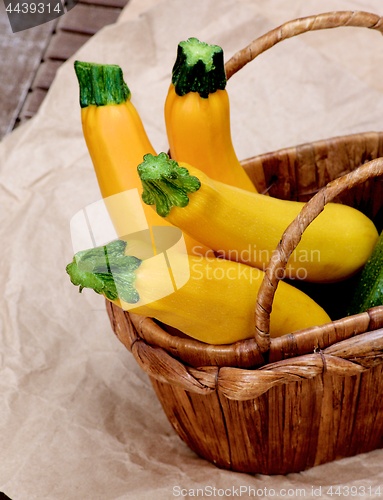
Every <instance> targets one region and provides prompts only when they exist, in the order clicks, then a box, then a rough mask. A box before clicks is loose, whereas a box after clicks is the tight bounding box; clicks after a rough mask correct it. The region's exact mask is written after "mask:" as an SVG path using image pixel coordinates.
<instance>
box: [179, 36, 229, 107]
mask: <svg viewBox="0 0 383 500" xmlns="http://www.w3.org/2000/svg"><path fill="white" fill-rule="evenodd" d="M172 83H173V85H174V87H175V90H176V93H177V94H178V95H180V96H183V95H185V94H188V93H189V92H198V93H199V95H200V96H201V97H203V98H207V97H209V94H212V93H214V92H216V91H217V90H224V89H225V87H226V73H225V64H224V57H223V50H222V48H221V47H219V45H210V44H208V43H205V42H200V41H199V40H198V39H197V38H194V37H193V38H189V39H188V40H186V41H183V42H180V43H179V44H178V48H177V58H176V62H175V63H174V66H173V70H172Z"/></svg>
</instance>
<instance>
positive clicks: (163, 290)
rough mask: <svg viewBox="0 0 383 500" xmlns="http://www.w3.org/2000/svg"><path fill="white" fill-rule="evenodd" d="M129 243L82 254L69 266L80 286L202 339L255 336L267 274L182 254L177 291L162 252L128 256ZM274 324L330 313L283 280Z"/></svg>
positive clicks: (295, 326) (176, 258)
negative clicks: (170, 283)
mask: <svg viewBox="0 0 383 500" xmlns="http://www.w3.org/2000/svg"><path fill="white" fill-rule="evenodd" d="M126 245H127V242H126V241H121V240H117V241H113V242H111V243H109V244H108V245H106V246H103V247H97V248H93V249H90V250H85V251H82V252H78V253H77V254H76V255H75V256H74V258H73V261H72V262H71V263H70V264H68V266H67V268H66V269H67V272H68V274H69V276H70V279H71V281H72V283H73V284H74V285H76V286H79V287H80V291H81V290H82V288H84V287H87V288H92V289H93V290H94V291H95V292H97V293H100V294H102V295H104V296H105V297H106V298H107V299H108V300H110V301H112V302H114V303H115V304H117V305H118V306H120V307H122V308H123V309H124V310H131V311H132V312H134V313H137V314H142V315H144V316H149V317H152V318H155V319H157V320H159V321H161V322H163V323H165V324H167V325H169V326H172V327H174V328H177V329H178V330H180V331H182V332H183V333H185V334H187V335H189V336H190V337H193V338H195V339H198V340H200V341H202V342H207V343H210V344H230V343H233V342H236V341H238V340H242V339H246V338H250V337H252V336H253V335H254V321H255V320H254V311H255V303H256V297H257V293H258V290H259V287H260V284H261V282H262V280H263V276H264V273H263V272H262V271H260V270H259V269H256V268H253V267H250V266H247V265H245V264H240V263H237V262H231V261H228V260H225V259H220V258H214V257H211V258H207V257H202V256H201V257H198V256H190V255H189V256H185V255H182V254H179V253H174V254H172V273H173V275H177V273H180V274H188V273H190V276H189V279H188V280H187V281H186V284H184V285H183V286H181V287H180V288H178V289H176V290H173V291H171V290H169V289H167V286H166V283H167V280H168V278H169V277H168V270H167V268H166V267H164V266H161V265H160V263H161V259H160V256H156V257H154V258H149V259H145V260H140V259H138V258H136V257H134V256H132V255H127V253H128V250H129V249H128V248H126ZM128 246H129V242H128ZM185 257H186V258H187V261H186V264H187V267H185V260H184V259H185ZM270 321H271V323H270V335H271V336H272V337H277V336H280V335H284V334H287V333H291V332H294V331H296V330H300V329H303V328H308V327H311V326H314V325H320V324H324V323H327V322H329V321H330V318H329V316H328V315H327V313H326V312H325V311H324V310H323V309H322V308H321V307H320V306H319V305H318V304H317V303H316V302H314V301H313V300H312V299H311V298H310V297H309V296H308V295H306V294H305V293H303V292H301V291H300V290H298V289H297V288H295V287H293V286H291V285H289V284H287V283H285V282H280V284H279V286H278V289H277V292H276V295H275V297H274V302H273V310H272V312H271V316H270Z"/></svg>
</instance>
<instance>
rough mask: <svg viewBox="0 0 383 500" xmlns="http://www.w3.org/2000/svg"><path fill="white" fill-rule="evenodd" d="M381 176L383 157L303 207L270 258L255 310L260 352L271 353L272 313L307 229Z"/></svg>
mask: <svg viewBox="0 0 383 500" xmlns="http://www.w3.org/2000/svg"><path fill="white" fill-rule="evenodd" d="M381 175H383V157H381V158H377V159H375V160H371V161H369V162H368V163H365V164H364V165H362V166H360V167H358V168H356V169H355V170H353V171H352V172H349V173H348V174H345V175H343V176H341V177H338V178H337V179H334V180H333V181H331V182H329V183H328V184H327V185H326V186H324V187H323V188H321V189H320V190H319V191H318V192H317V193H316V194H315V195H314V196H313V197H312V198H311V199H310V200H309V201H308V202H307V203H306V204H305V205H304V206H303V208H302V210H301V212H300V213H299V214H298V215H297V217H296V218H295V219H294V220H293V221H292V222H291V223H290V225H289V226H288V227H287V229H286V230H285V231H284V233H283V235H282V238H281V240H280V242H279V244H278V246H277V248H276V249H275V250H274V252H273V253H272V255H271V259H270V262H269V264H268V266H267V268H266V271H265V276H264V278H263V281H262V284H261V286H260V289H259V292H258V296H257V302H256V306H255V340H256V342H257V344H258V346H259V349H260V351H261V352H266V351H268V350H269V349H270V344H271V340H270V334H269V328H270V313H271V309H272V303H273V299H274V295H275V292H276V290H277V286H278V283H279V281H280V279H282V277H283V276H284V271H285V268H286V265H287V261H288V260H289V257H290V256H291V254H292V253H293V251H294V250H295V248H296V247H297V245H298V243H299V242H300V240H301V238H302V234H303V233H304V231H305V230H306V228H307V227H308V226H309V225H310V224H311V222H312V221H313V220H314V219H315V218H316V217H317V216H318V215H319V214H320V213H321V212H322V211H323V209H324V207H325V205H326V204H327V203H329V202H331V201H332V200H333V199H334V198H335V197H336V196H338V195H339V194H341V193H342V192H343V191H347V190H348V189H351V188H353V187H355V186H358V185H359V184H362V183H363V182H365V181H367V180H368V179H371V178H374V177H379V176H381Z"/></svg>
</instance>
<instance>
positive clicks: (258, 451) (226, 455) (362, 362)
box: [106, 12, 383, 474]
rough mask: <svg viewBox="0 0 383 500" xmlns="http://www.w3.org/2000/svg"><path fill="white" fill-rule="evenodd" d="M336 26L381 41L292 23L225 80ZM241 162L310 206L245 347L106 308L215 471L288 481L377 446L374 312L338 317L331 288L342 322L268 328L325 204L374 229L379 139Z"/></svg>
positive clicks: (261, 181)
mask: <svg viewBox="0 0 383 500" xmlns="http://www.w3.org/2000/svg"><path fill="white" fill-rule="evenodd" d="M338 26H360V27H367V28H371V29H376V30H379V31H381V32H383V20H382V18H380V17H379V16H376V15H374V14H370V13H365V12H331V13H327V14H321V15H318V16H310V17H308V18H303V19H298V20H294V21H290V22H288V23H285V24H284V25H282V26H280V27H278V28H276V29H275V30H272V31H271V32H269V33H267V34H266V35H264V36H262V37H260V38H258V39H256V40H255V41H254V42H252V43H251V44H250V45H249V46H248V47H246V48H245V49H243V50H241V51H239V52H238V53H237V54H235V55H234V56H233V58H232V59H230V60H229V61H228V62H227V63H226V69H227V75H228V77H231V76H232V75H233V74H235V73H236V72H237V71H238V70H239V69H240V68H242V67H243V66H244V65H245V64H247V63H248V62H250V61H251V60H252V59H254V57H256V56H257V55H259V54H260V53H262V52H264V51H265V50H267V49H269V48H270V47H272V46H274V45H275V44H276V43H278V42H279V41H281V40H284V39H286V38H289V37H292V36H295V35H298V34H300V33H304V32H306V31H310V30H316V29H325V28H335V27H338ZM242 163H243V166H244V168H246V170H247V171H248V173H249V175H250V177H251V179H252V180H253V182H254V183H255V185H256V186H257V188H258V190H261V191H262V190H267V191H268V192H269V194H270V195H271V196H275V197H279V198H283V199H291V200H300V201H307V203H306V205H305V206H304V208H303V210H302V212H301V213H300V214H299V216H298V217H297V218H296V219H295V220H294V221H293V223H292V224H291V225H290V226H289V227H288V228H286V231H285V233H284V235H283V237H282V240H281V242H280V244H279V245H278V247H277V248H276V249H275V252H274V254H273V255H272V258H271V261H270V263H269V266H268V268H267V271H266V276H265V279H264V281H263V284H262V287H261V290H260V292H259V294H258V298H257V303H256V304H254V308H255V313H254V337H253V338H251V339H248V340H244V341H240V342H237V343H235V344H232V345H220V346H214V345H209V344H204V343H202V342H199V341H196V340H194V339H190V338H187V337H185V336H184V335H182V333H180V332H176V331H174V330H171V329H169V328H168V327H167V326H166V325H160V324H158V323H156V322H155V321H153V320H152V319H150V318H144V317H142V316H138V315H136V314H133V313H128V312H124V311H122V310H121V309H119V308H118V307H116V306H114V305H113V304H111V303H109V302H107V305H106V307H107V311H108V314H109V318H110V321H111V325H112V328H113V330H114V332H115V334H116V335H117V337H118V339H119V340H120V341H121V342H122V343H123V344H124V345H125V346H126V347H127V349H129V351H131V353H132V354H133V356H134V358H135V360H136V361H137V363H138V364H139V365H140V366H141V367H142V369H143V370H144V371H145V372H146V373H147V374H148V375H149V376H150V379H151V382H152V384H153V387H154V389H155V391H156V394H157V396H158V398H159V400H160V402H161V404H162V406H163V409H164V412H165V414H166V415H167V417H168V419H169V421H170V422H171V424H172V425H173V427H174V429H175V431H176V432H177V433H178V434H179V436H180V437H181V438H182V439H183V440H184V441H185V442H186V443H187V444H188V445H189V447H190V448H191V449H192V450H194V451H195V452H196V453H197V454H198V455H200V456H201V457H204V458H205V459H207V460H209V461H210V462H212V463H214V464H216V465H217V466H218V467H222V468H225V469H230V470H234V471H240V472H248V473H263V474H286V473H289V472H299V471H302V470H305V469H307V468H309V467H312V466H314V465H317V464H321V463H325V462H329V461H332V460H336V459H339V458H342V457H347V456H352V455H355V454H358V453H363V452H367V451H370V450H373V449H377V448H381V447H383V363H382V358H383V306H380V307H375V308H373V309H370V310H369V311H367V312H365V313H362V314H358V315H355V316H349V317H342V311H343V306H344V304H342V294H340V293H339V289H336V291H335V296H336V301H335V302H336V306H337V308H338V309H337V311H338V314H339V317H338V318H337V319H335V320H334V321H332V322H331V323H328V324H326V325H322V326H317V327H313V328H309V329H306V330H302V331H299V332H291V334H288V335H285V336H283V337H279V338H275V339H274V338H273V339H271V338H270V336H269V331H268V330H269V314H270V311H271V308H272V302H273V297H274V293H275V289H276V287H277V286H278V276H281V273H280V271H281V270H283V269H284V266H285V265H286V262H287V260H288V257H289V255H290V254H291V253H292V251H293V250H294V248H295V247H296V245H297V244H298V243H299V240H300V238H301V236H302V233H303V232H304V230H305V229H306V228H307V226H308V225H309V224H310V222H312V220H314V218H315V217H316V216H317V215H318V214H319V213H320V212H321V211H322V210H323V207H324V206H325V204H326V203H328V202H330V201H337V202H342V203H346V204H348V205H351V206H354V207H356V208H358V209H359V210H361V211H362V212H364V213H365V214H367V215H368V216H369V217H371V218H372V220H374V222H375V223H376V225H377V227H378V229H379V230H381V229H382V226H383V224H382V219H383V217H382V213H383V182H382V181H383V133H381V132H368V133H361V134H354V135H350V136H344V137H335V138H331V139H329V140H322V141H317V142H314V143H310V144H302V145H300V146H296V147H292V148H287V149H283V150H280V151H276V152H273V153H269V154H264V155H261V156H256V157H254V158H250V159H247V160H245V161H243V162H242ZM343 286H344V290H346V289H349V288H350V286H349V283H345V284H344V285H343ZM327 292H328V290H326V293H327ZM321 293H322V294H323V290H322V291H321ZM206 328H207V329H208V328H209V325H206Z"/></svg>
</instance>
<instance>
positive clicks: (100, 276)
mask: <svg viewBox="0 0 383 500" xmlns="http://www.w3.org/2000/svg"><path fill="white" fill-rule="evenodd" d="M126 245H127V243H126V242H125V241H122V240H115V241H112V242H111V243H108V244H107V245H105V246H101V247H95V248H91V249H89V250H83V251H81V252H77V253H76V254H75V256H74V257H73V261H72V262H71V263H70V264H68V265H67V266H66V272H67V273H68V274H69V277H70V280H71V282H72V283H73V284H74V285H76V286H79V287H80V292H81V290H82V289H83V288H92V289H93V290H94V291H95V292H96V293H99V294H102V295H104V296H105V297H106V298H108V299H110V300H117V299H121V300H123V301H125V302H128V303H130V304H135V303H137V302H138V301H139V300H140V296H139V294H138V292H137V290H136V288H135V286H134V282H135V279H136V274H135V271H136V269H137V268H138V267H139V266H140V265H141V262H142V261H141V260H140V259H138V258H137V257H133V256H130V255H125V248H126Z"/></svg>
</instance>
